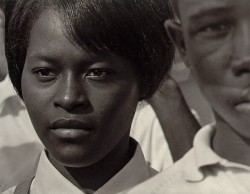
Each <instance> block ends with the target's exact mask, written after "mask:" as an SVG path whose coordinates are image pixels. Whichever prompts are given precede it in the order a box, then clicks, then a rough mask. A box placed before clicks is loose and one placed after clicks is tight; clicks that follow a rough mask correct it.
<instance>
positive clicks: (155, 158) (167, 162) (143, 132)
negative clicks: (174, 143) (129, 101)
mask: <svg viewBox="0 0 250 194" xmlns="http://www.w3.org/2000/svg"><path fill="white" fill-rule="evenodd" d="M130 135H131V136H132V137H133V138H135V139H136V140H137V141H138V142H139V143H140V146H141V147H142V151H143V153H144V157H145V159H146V161H147V162H148V164H149V165H150V166H151V167H152V168H154V169H155V170H157V171H159V172H161V171H163V170H164V169H166V168H168V167H169V166H171V165H172V164H173V159H172V155H171V153H170V149H169V146H168V143H167V140H166V138H165V136H164V133H163V130H162V127H161V124H160V122H159V120H158V118H157V116H156V114H155V112H154V110H153V108H152V107H151V106H150V105H149V104H143V105H141V104H139V105H138V106H137V109H136V112H135V116H134V119H133V122H132V126H131V132H130Z"/></svg>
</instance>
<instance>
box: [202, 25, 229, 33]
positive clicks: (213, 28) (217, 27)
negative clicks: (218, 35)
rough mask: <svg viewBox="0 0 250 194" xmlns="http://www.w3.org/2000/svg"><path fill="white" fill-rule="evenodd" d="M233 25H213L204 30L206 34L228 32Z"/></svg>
mask: <svg viewBox="0 0 250 194" xmlns="http://www.w3.org/2000/svg"><path fill="white" fill-rule="evenodd" d="M231 28H232V27H231V25H228V24H213V25H210V26H207V27H205V28H204V29H203V30H204V31H206V32H227V31H229V30H231Z"/></svg>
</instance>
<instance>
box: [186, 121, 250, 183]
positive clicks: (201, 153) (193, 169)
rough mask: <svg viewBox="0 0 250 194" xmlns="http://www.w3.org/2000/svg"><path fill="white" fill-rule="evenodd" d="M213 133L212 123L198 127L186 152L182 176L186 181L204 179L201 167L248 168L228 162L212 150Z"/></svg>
mask: <svg viewBox="0 0 250 194" xmlns="http://www.w3.org/2000/svg"><path fill="white" fill-rule="evenodd" d="M214 133H215V127H214V124H210V125H206V126H204V127H203V128H202V129H200V130H199V131H198V132H197V134H196V136H195V138H194V145H193V149H192V150H191V151H190V152H193V153H191V154H187V155H186V156H185V157H187V160H186V163H185V167H184V176H185V179H186V180H187V181H191V182H196V181H201V180H203V179H204V174H203V172H202V168H203V167H206V166H211V165H222V166H225V167H229V168H230V167H232V168H242V169H247V170H250V168H249V167H247V166H245V165H242V164H238V163H234V162H230V161H228V160H226V159H224V158H222V157H220V156H219V155H218V154H216V153H215V152H214V150H213V149H212V145H211V141H212V138H213V135H214Z"/></svg>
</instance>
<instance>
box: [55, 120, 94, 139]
mask: <svg viewBox="0 0 250 194" xmlns="http://www.w3.org/2000/svg"><path fill="white" fill-rule="evenodd" d="M92 129H93V128H91V127H90V126H89V124H86V123H85V122H82V121H79V120H74V119H58V120H56V121H54V122H53V123H52V125H51V131H52V133H53V134H55V135H56V136H58V137H61V138H66V139H78V138H82V137H85V136H87V135H89V134H90V132H91V131H92Z"/></svg>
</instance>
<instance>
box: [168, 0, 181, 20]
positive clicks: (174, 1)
mask: <svg viewBox="0 0 250 194" xmlns="http://www.w3.org/2000/svg"><path fill="white" fill-rule="evenodd" d="M178 1H179V0H170V4H171V7H172V9H173V11H174V13H175V18H172V19H176V18H179V17H180V12H179V7H178V3H179V2H178Z"/></svg>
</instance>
